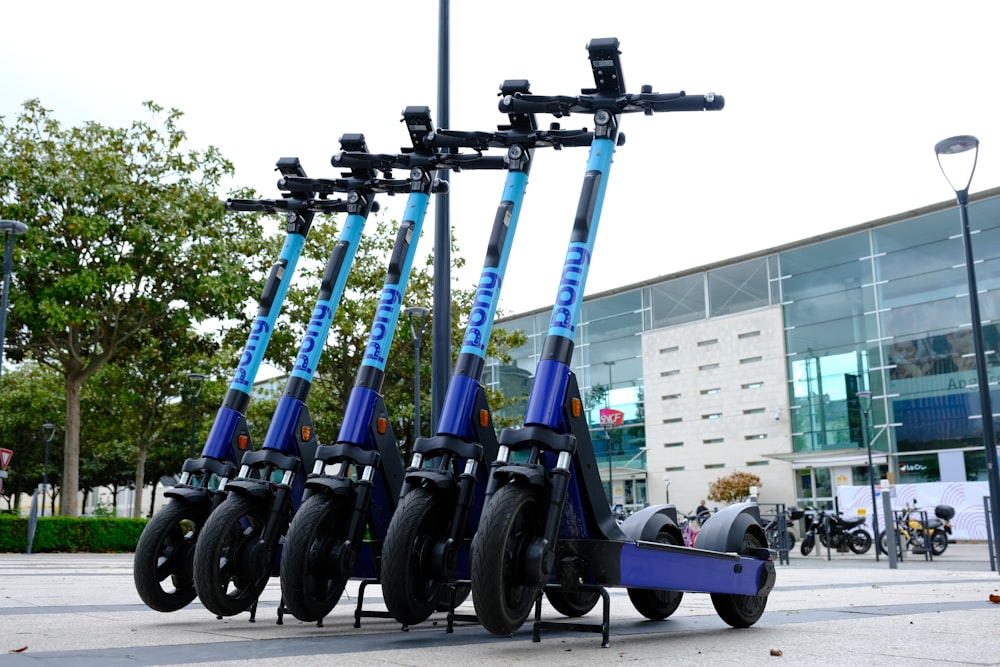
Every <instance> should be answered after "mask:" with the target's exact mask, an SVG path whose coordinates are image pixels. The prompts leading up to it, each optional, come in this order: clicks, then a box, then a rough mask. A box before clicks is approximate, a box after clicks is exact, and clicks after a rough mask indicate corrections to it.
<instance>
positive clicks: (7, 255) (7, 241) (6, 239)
mask: <svg viewBox="0 0 1000 667" xmlns="http://www.w3.org/2000/svg"><path fill="white" fill-rule="evenodd" d="M26 231H28V225H26V224H24V223H23V222H17V221H16V220H0V232H3V296H2V297H0V374H2V373H3V348H4V346H5V345H6V344H7V300H8V296H9V294H10V272H11V270H12V269H13V268H14V237H15V236H17V235H18V234H23V233H25V232H26Z"/></svg>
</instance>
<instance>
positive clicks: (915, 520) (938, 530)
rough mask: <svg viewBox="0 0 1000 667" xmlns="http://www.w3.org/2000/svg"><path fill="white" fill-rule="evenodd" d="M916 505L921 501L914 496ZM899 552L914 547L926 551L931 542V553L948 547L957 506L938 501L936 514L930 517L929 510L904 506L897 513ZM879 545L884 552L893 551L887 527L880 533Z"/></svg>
mask: <svg viewBox="0 0 1000 667" xmlns="http://www.w3.org/2000/svg"><path fill="white" fill-rule="evenodd" d="M913 504H914V505H916V504H917V501H916V500H914V501H913ZM895 515H896V526H895V528H894V530H895V531H896V553H897V554H898V555H899V556H902V555H903V552H904V551H906V550H907V549H910V548H912V549H913V553H923V552H924V550H925V549H926V548H927V545H928V543H929V544H930V550H931V553H932V554H933V555H935V556H940V555H941V554H943V553H944V552H945V550H946V549H947V548H948V541H949V539H948V536H949V535H951V523H950V522H951V520H952V519H953V518H954V517H955V508H954V507H952V506H951V505H938V506H936V507H935V508H934V516H933V517H932V518H928V519H927V520H926V523H927V525H926V526H925V525H924V521H923V517H924V516H926V513H925V512H923V511H921V510H918V509H917V508H916V507H904V508H902V509H901V510H897V511H896V513H895ZM878 546H879V549H881V551H882V553H884V554H888V553H889V540H888V537H887V536H886V533H885V531H882V532H881V533H880V534H879V538H878Z"/></svg>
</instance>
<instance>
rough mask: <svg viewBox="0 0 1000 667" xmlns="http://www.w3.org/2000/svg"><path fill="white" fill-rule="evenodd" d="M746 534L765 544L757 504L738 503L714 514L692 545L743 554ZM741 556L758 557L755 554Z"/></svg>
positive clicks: (710, 549) (765, 539)
mask: <svg viewBox="0 0 1000 667" xmlns="http://www.w3.org/2000/svg"><path fill="white" fill-rule="evenodd" d="M747 533H751V534H753V535H755V536H756V537H757V538H758V539H759V540H760V543H761V544H767V538H766V537H765V536H764V529H763V528H761V525H760V507H759V506H758V505H757V503H738V504H736V505H730V506H729V507H726V508H725V509H723V510H721V511H719V512H716V513H715V514H713V515H712V516H711V518H709V519H708V521H706V522H705V525H704V526H702V527H701V530H700V531H698V537H696V538H695V541H694V544H695V547H697V548H698V549H707V550H708V551H719V552H722V553H738V554H743V551H744V549H743V536H744V535H746V534H747ZM743 555H751V556H755V557H758V556H757V555H756V554H743Z"/></svg>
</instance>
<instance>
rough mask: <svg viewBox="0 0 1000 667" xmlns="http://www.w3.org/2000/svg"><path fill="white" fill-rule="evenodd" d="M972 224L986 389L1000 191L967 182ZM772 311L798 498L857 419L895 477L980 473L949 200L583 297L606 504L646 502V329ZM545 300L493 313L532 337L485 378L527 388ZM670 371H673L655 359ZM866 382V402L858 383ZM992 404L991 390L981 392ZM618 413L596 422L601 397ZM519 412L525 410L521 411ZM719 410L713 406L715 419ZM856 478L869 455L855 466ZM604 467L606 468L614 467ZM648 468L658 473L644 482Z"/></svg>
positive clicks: (884, 469) (517, 390) (584, 345)
mask: <svg viewBox="0 0 1000 667" xmlns="http://www.w3.org/2000/svg"><path fill="white" fill-rule="evenodd" d="M971 199H972V201H971V202H970V205H969V223H970V228H971V230H972V232H973V236H972V239H973V253H974V256H975V258H976V262H975V271H976V278H977V281H978V291H979V295H978V297H979V303H980V310H981V316H982V320H983V322H982V323H981V326H982V329H983V336H984V340H985V343H986V348H987V363H988V365H989V367H990V368H989V378H990V384H991V386H995V384H996V383H997V381H998V377H1000V354H998V347H1000V326H998V325H1000V188H997V189H993V190H990V191H987V192H983V193H979V194H977V195H973V197H972V198H971ZM768 308H780V309H781V316H782V318H783V322H784V341H783V343H784V353H785V356H784V359H783V360H766V363H784V364H785V368H784V377H785V378H786V381H787V396H788V402H787V409H788V415H789V420H788V427H787V428H788V432H787V436H788V437H787V438H786V439H785V440H784V442H785V443H786V444H785V445H784V446H782V447H778V446H777V445H776V446H775V452H774V455H775V459H776V461H782V460H783V461H787V462H790V463H791V465H790V466H789V468H788V470H789V474H791V475H793V476H794V477H795V488H796V494H797V496H798V498H797V500H803V499H806V500H808V499H809V498H815V497H820V496H826V495H827V493H826V492H827V491H828V490H829V486H830V484H831V482H830V471H829V470H824V469H823V468H822V466H804V465H803V466H798V467H797V466H796V465H795V463H794V462H795V461H796V460H799V461H803V460H807V459H808V458H809V457H815V458H817V460H818V458H819V457H822V456H827V457H829V456H830V455H835V454H838V453H845V454H855V455H856V454H857V453H858V451H859V449H861V448H863V447H864V436H863V427H867V428H868V434H869V438H870V441H871V444H872V449H873V451H875V452H878V453H879V454H882V455H884V456H883V458H884V460H885V463H884V464H883V465H882V466H881V469H880V470H879V471H878V472H879V474H880V475H881V476H886V475H888V476H889V477H890V478H892V479H894V481H895V482H896V483H908V482H933V481H981V480H985V479H986V465H985V449H984V446H983V436H982V418H981V410H980V401H979V393H978V387H977V384H976V371H975V358H974V356H973V347H972V338H973V337H972V326H973V324H972V322H971V321H970V320H971V317H970V301H969V294H968V281H967V272H966V266H965V256H964V246H963V240H962V236H961V225H960V219H959V214H958V210H957V208H956V206H955V204H954V203H948V202H946V203H942V204H937V205H934V206H929V207H927V208H925V209H921V210H918V211H911V212H907V213H901V214H899V215H896V216H892V217H889V218H885V219H881V220H876V221H873V222H868V223H863V224H860V225H856V226H854V227H850V228H847V229H844V230H842V231H841V232H839V233H833V234H826V235H824V236H822V237H816V238H813V239H807V240H803V241H800V242H797V243H792V244H788V245H787V246H784V247H781V248H777V249H775V250H773V251H771V252H768V253H759V254H755V255H747V256H744V257H740V258H736V259H734V260H732V261H730V262H723V263H719V264H715V265H712V266H710V267H701V268H698V269H692V270H691V271H687V272H683V273H678V274H675V275H673V276H670V277H668V278H663V279H659V280H653V281H647V282H644V283H641V284H636V285H631V286H626V287H623V288H621V289H618V290H614V291H612V292H607V293H603V294H597V295H593V296H591V297H588V298H587V299H585V300H584V303H583V307H582V311H581V325H580V327H579V328H578V332H577V338H576V349H575V352H574V357H573V371H574V372H575V373H576V375H577V378H578V381H579V384H580V388H581V393H582V395H583V398H584V404H585V407H586V409H587V410H588V414H589V416H590V423H591V425H592V429H593V430H592V440H593V443H594V449H595V454H596V456H597V460H598V462H604V463H605V464H606V470H604V471H602V476H603V478H604V481H605V483H606V484H608V493H609V501H612V504H624V505H626V506H630V507H641V506H642V505H643V504H644V503H645V502H647V484H650V483H653V482H651V481H650V479H649V477H651V476H652V475H648V474H647V471H646V454H647V451H646V449H645V447H646V426H647V425H646V405H645V399H644V387H643V375H644V369H645V370H646V371H649V369H648V368H646V367H645V366H644V365H648V364H651V363H654V362H653V360H650V359H646V360H644V359H643V354H642V336H643V335H644V334H647V333H649V332H653V331H659V332H661V333H662V332H663V330H664V329H666V330H668V331H667V333H669V329H670V328H671V327H679V326H684V325H690V324H691V323H696V322H707V323H708V324H709V325H710V324H711V321H712V320H713V319H717V318H723V317H731V316H734V315H738V314H740V313H746V312H751V311H755V310H760V309H768ZM549 315H550V311H549V310H548V309H545V310H541V311H536V312H532V313H525V314H520V315H515V316H513V317H507V318H504V319H502V320H499V321H498V322H497V326H498V327H501V328H506V329H520V330H522V331H524V333H525V334H526V335H527V342H526V343H525V345H524V346H522V347H521V348H519V349H517V350H514V351H513V355H512V357H513V360H512V362H511V363H510V364H508V365H499V364H497V363H492V364H491V365H490V367H489V368H488V369H487V373H486V374H485V376H484V379H485V380H486V381H487V382H488V383H489V384H491V385H492V386H493V387H494V388H498V389H500V390H501V391H503V392H504V393H505V394H506V395H507V396H508V397H523V398H526V397H527V392H528V389H529V387H530V382H531V377H532V375H533V372H534V368H535V365H536V364H537V362H538V358H539V354H540V352H541V348H542V342H543V339H544V336H545V332H546V330H547V329H548V324H549ZM664 372H669V371H664ZM859 390H867V391H871V392H872V395H873V397H872V404H871V408H870V411H869V412H868V413H862V409H861V406H860V405H859V402H858V400H857V392H858V391H859ZM991 396H992V400H993V402H994V404H996V403H997V401H998V400H1000V394H998V392H997V391H993V392H992V393H991ZM602 408H604V409H609V408H610V409H613V410H619V411H621V412H622V413H624V418H623V425H622V426H621V427H615V428H612V429H608V430H607V431H605V430H604V429H602V428H601V420H600V411H601V409H602ZM522 414H523V413H522ZM724 418H725V417H723V419H724ZM854 472H855V480H854V481H855V483H863V484H867V481H868V473H867V466H858V467H857V468H856V469H855V471H854ZM609 478H610V479H609ZM655 479H658V477H657V478H654V481H655Z"/></svg>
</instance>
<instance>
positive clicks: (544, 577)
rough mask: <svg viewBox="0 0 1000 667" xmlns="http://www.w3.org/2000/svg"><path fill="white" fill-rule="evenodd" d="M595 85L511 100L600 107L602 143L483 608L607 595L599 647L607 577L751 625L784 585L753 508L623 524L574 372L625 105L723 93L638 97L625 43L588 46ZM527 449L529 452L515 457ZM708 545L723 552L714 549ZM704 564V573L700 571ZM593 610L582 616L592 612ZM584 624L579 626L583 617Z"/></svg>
mask: <svg viewBox="0 0 1000 667" xmlns="http://www.w3.org/2000/svg"><path fill="white" fill-rule="evenodd" d="M587 50H588V54H589V59H590V63H591V68H592V71H593V75H594V84H595V87H594V88H588V89H585V90H584V91H583V94H581V95H579V96H538V95H520V96H518V95H508V96H505V97H504V98H503V99H502V101H501V103H500V108H501V110H502V111H506V112H511V111H513V112H522V113H533V112H539V113H551V114H553V115H555V116H557V117H559V116H565V115H569V114H571V113H591V114H593V119H594V123H595V129H594V140H593V142H592V144H591V152H590V157H589V160H588V163H587V170H586V174H585V177H584V183H583V187H582V191H581V195H580V202H579V205H578V208H577V215H576V217H575V220H574V224H573V230H572V233H571V235H570V243H569V247H568V250H567V253H566V259H565V261H564V265H563V272H562V277H561V280H560V283H559V287H558V290H557V296H556V303H555V306H554V308H553V311H552V317H551V320H550V326H549V331H548V334H547V336H546V338H545V341H544V343H543V346H542V353H541V360H540V361H539V363H538V366H537V367H536V372H535V379H534V383H533V385H532V388H531V391H530V392H529V396H528V405H527V410H526V414H525V420H524V425H523V426H521V427H520V428H516V429H504V430H503V431H501V433H500V437H499V451H498V456H497V459H496V460H495V461H494V463H493V464H492V465H491V466H490V477H489V483H488V485H487V489H486V496H485V506H484V510H483V513H482V516H481V519H480V522H479V528H478V530H477V531H476V533H475V535H474V536H473V539H472V544H471V548H470V552H471V559H472V562H471V575H472V578H471V583H472V599H473V603H474V605H475V610H476V616H477V618H478V620H479V622H480V623H481V624H482V626H483V627H484V628H486V629H487V630H488V631H490V632H491V633H493V634H497V635H502V636H509V635H511V634H512V633H513V632H515V631H516V630H517V629H518V628H519V627H520V626H521V625H522V624H523V623H524V621H525V620H526V618H527V616H528V614H529V613H530V610H531V607H532V605H535V616H536V621H535V624H534V627H535V633H536V639H537V633H538V631H539V630H540V629H541V628H543V627H547V625H546V624H545V623H544V622H542V621H541V618H540V614H541V607H540V602H541V597H540V593H541V592H542V591H543V590H544V591H548V590H557V591H559V592H561V593H562V594H564V595H566V596H571V599H572V601H573V606H574V607H575V608H576V609H577V610H580V611H582V610H584V609H587V610H589V609H591V608H593V607H594V606H595V605H596V604H597V601H598V600H600V599H603V600H604V613H603V617H604V620H603V623H602V624H601V626H600V630H601V632H602V640H603V641H602V644H603V645H604V646H607V645H608V634H607V626H608V622H609V621H608V616H609V613H610V612H609V607H610V603H609V599H608V597H607V592H606V590H605V588H606V587H608V586H623V587H625V588H626V590H627V591H628V594H629V598H630V600H631V601H632V603H633V606H634V607H635V608H636V610H637V611H639V612H640V613H641V614H643V615H644V616H646V617H647V618H650V619H656V620H660V619H663V618H666V617H668V616H670V615H671V614H672V613H673V612H674V611H676V609H677V608H678V606H679V605H680V601H681V598H682V596H683V593H682V591H698V592H707V593H710V594H711V596H712V601H713V604H714V605H715V608H716V611H717V612H718V613H719V615H720V616H721V617H722V618H723V620H725V621H726V622H727V623H729V624H730V625H733V626H735V627H747V626H749V625H752V624H753V623H754V622H756V621H757V619H758V618H759V617H760V615H761V614H762V613H763V610H764V606H765V604H766V601H767V595H768V593H769V592H770V590H771V588H772V587H773V585H774V579H775V572H774V564H773V562H772V554H771V552H770V551H769V550H768V549H767V543H766V539H765V536H764V533H763V529H762V528H761V526H760V515H759V510H758V508H757V507H756V505H755V504H752V503H742V504H739V505H732V506H730V507H728V508H726V509H724V510H722V511H720V512H719V513H717V514H715V515H713V517H712V519H711V520H710V521H708V522H706V524H705V526H704V528H702V531H701V534H700V535H699V537H698V543H699V549H697V550H694V549H690V548H687V547H684V546H682V545H681V542H682V536H681V533H680V530H679V528H678V521H677V511H676V508H675V507H674V506H672V505H663V506H651V507H648V508H645V509H643V510H641V511H639V512H637V513H635V514H633V515H632V516H630V517H629V518H628V519H626V521H625V522H624V523H623V524H622V526H621V527H619V526H618V524H617V522H615V520H614V518H613V516H612V514H611V511H610V508H609V507H608V505H607V502H606V497H605V494H604V492H603V488H602V485H601V480H600V476H599V473H598V472H597V471H598V466H597V461H596V458H595V455H594V451H593V446H592V443H591V440H590V431H589V426H588V424H587V421H586V417H585V416H584V411H583V403H582V399H581V396H580V391H579V387H578V385H577V382H576V377H575V375H574V373H573V372H572V370H571V368H570V363H571V361H572V356H573V347H574V342H573V339H574V334H575V329H576V326H577V324H578V320H579V311H580V304H581V302H582V298H583V292H584V288H585V283H586V275H587V270H588V268H589V264H590V258H591V256H592V253H593V249H594V243H595V238H596V232H597V227H598V221H599V219H600V214H601V208H602V204H603V200H604V194H605V191H606V187H607V180H608V179H607V176H608V172H609V170H610V166H611V160H612V156H613V155H614V152H615V147H616V145H620V144H619V142H620V141H621V138H622V137H621V135H620V134H619V133H618V123H619V117H620V115H621V114H622V113H631V112H643V113H646V114H648V115H652V114H654V113H655V112H665V111H695V110H713V109H721V108H722V106H723V104H724V102H723V99H722V98H721V97H720V96H715V95H705V96H700V95H690V96H689V95H686V94H684V93H672V94H658V93H653V92H652V88H651V87H649V86H643V88H642V92H641V93H638V94H628V93H626V91H625V87H624V81H623V78H622V75H621V64H620V59H619V51H618V40H617V39H613V38H611V39H595V40H591V41H590V43H589V44H588V45H587ZM515 454H517V455H519V456H520V455H522V454H523V455H524V458H525V459H526V460H524V461H521V460H520V459H517V460H516V461H515V460H513V459H515V458H516V457H514V455H515ZM706 551H715V552H718V553H711V554H708V553H706ZM693 571H697V572H699V574H700V575H702V576H698V577H692V576H691V573H692V572H693ZM584 613H585V612H584ZM573 627H574V628H576V629H582V628H580V627H578V626H573Z"/></svg>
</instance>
